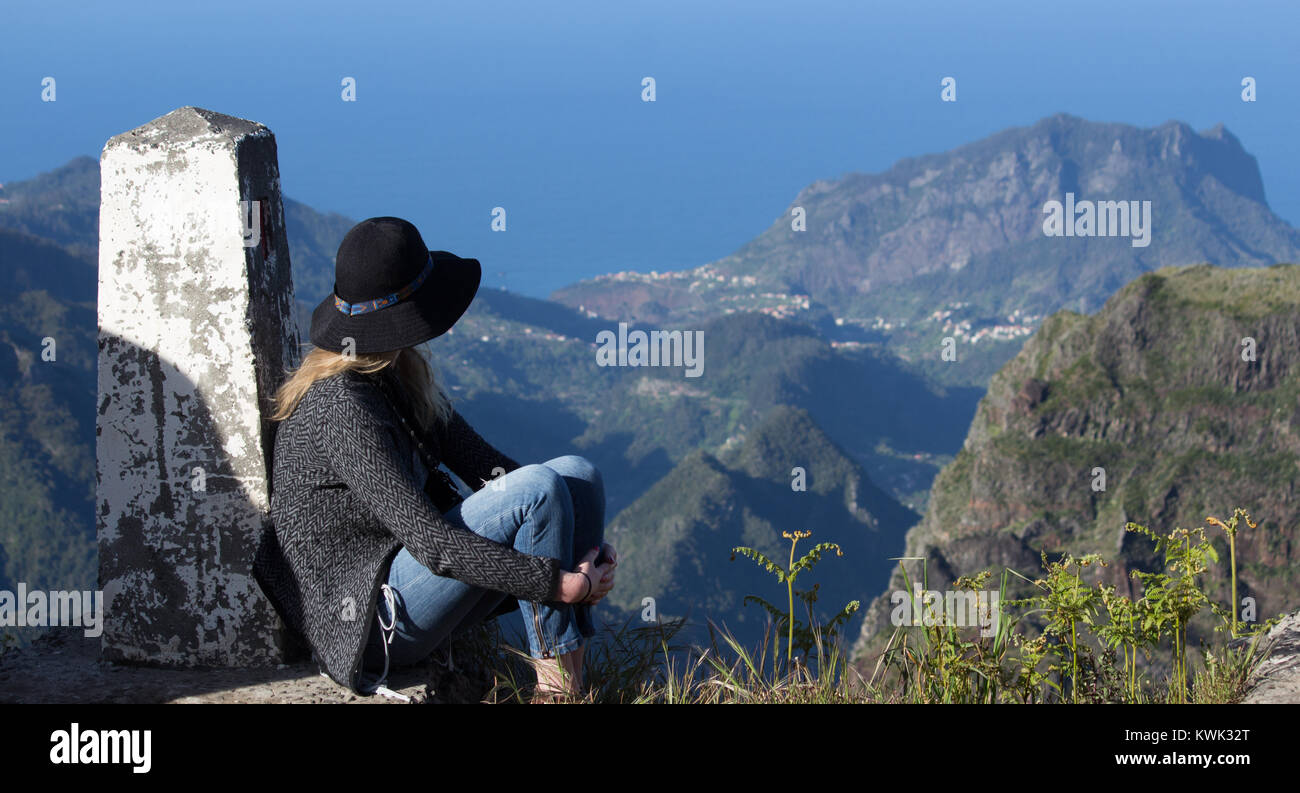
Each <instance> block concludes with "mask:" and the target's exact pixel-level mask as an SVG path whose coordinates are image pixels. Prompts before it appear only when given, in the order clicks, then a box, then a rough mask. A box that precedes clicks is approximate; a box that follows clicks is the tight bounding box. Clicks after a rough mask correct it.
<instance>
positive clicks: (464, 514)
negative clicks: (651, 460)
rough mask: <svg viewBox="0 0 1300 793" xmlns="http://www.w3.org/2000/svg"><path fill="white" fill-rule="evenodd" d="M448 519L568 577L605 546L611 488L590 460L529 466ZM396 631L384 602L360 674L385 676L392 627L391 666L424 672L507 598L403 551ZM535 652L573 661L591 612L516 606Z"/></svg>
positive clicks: (589, 628)
mask: <svg viewBox="0 0 1300 793" xmlns="http://www.w3.org/2000/svg"><path fill="white" fill-rule="evenodd" d="M444 517H446V519H447V520H449V521H451V522H452V523H455V524H458V525H460V526H461V527H463V528H465V529H468V530H469V531H472V532H474V533H476V534H479V535H482V536H484V537H487V538H488V539H491V540H493V541H494V542H499V543H501V544H503V545H509V546H511V547H513V548H514V549H515V550H517V551H520V552H522V553H527V554H532V555H534V556H547V557H550V558H552V559H559V560H560V566H561V567H562V568H563V569H565V570H573V568H574V565H576V564H577V562H578V561H579V560H580V559H581V558H582V557H583V556H584V555H586V553H587V551H589V550H591V549H592V548H596V547H599V546H600V544H601V542H603V541H604V537H605V486H604V483H603V482H602V481H601V478H600V472H599V471H598V470H596V467H595V466H594V465H592V464H591V463H590V462H589V461H588V460H587V459H586V458H584V457H579V456H577V455H565V456H563V457H556V458H554V459H552V460H547V461H546V462H545V463H542V464H540V465H525V466H522V467H520V468H517V469H515V470H514V471H511V472H510V473H508V474H505V475H504V476H501V477H499V478H497V479H496V480H494V481H493V482H491V483H489V484H487V485H485V486H484V487H483V489H481V490H478V491H477V492H475V493H473V494H472V495H470V496H469V497H468V498H466V499H465V500H464V501H462V502H461V503H460V504H459V505H457V506H456V507H454V508H453V509H451V510H449V511H448V512H447V513H446V514H445V516H444ZM387 584H388V587H390V588H391V591H392V596H393V601H394V604H395V606H396V622H395V623H394V615H393V614H391V613H390V611H389V608H388V603H387V597H386V596H385V593H383V592H381V593H380V597H379V605H378V611H377V613H376V624H374V625H372V626H371V627H370V637H369V640H368V642H367V644H366V651H365V656H364V662H363V668H364V669H365V670H366V671H367V672H368V673H370V672H378V671H379V670H382V669H383V668H384V647H383V635H384V631H383V630H382V629H381V627H380V625H383V626H391V627H392V633H393V639H392V643H391V644H390V645H389V648H388V652H389V662H390V664H391V665H392V666H405V665H409V664H413V663H418V662H420V661H422V660H424V659H425V658H428V657H429V655H431V654H432V653H433V651H434V650H435V649H437V647H438V646H439V645H441V644H442V643H443V642H444V641H445V640H446V639H447V638H449V637H451V636H453V635H455V634H457V633H459V632H460V631H462V630H464V629H466V628H469V627H471V626H473V625H476V624H478V623H480V622H482V621H483V620H484V619H486V618H487V617H488V615H490V614H491V613H492V612H493V611H495V610H496V608H497V607H498V606H499V605H501V602H502V601H503V600H504V599H505V598H506V597H508V596H507V595H506V594H505V593H504V592H497V591H494V590H490V589H482V588H480V587H475V586H471V585H470V584H466V583H464V582H462V581H458V580H456V579H454V578H446V577H444V576H439V575H434V574H433V573H432V572H431V571H430V570H429V569H428V568H426V567H425V566H424V565H422V564H420V563H419V562H418V561H417V560H416V559H415V557H414V556H412V555H411V554H410V552H409V551H407V550H406V549H405V548H403V549H402V550H401V551H399V552H398V554H397V557H396V558H395V559H393V563H392V566H391V567H390V568H389V571H388V578H387ZM519 610H520V611H521V612H522V614H523V622H524V630H525V631H526V632H527V635H528V644H529V651H530V652H531V654H532V656H533V657H534V658H546V657H553V656H557V655H563V654H564V653H567V652H571V651H573V650H576V649H578V648H579V647H581V646H582V643H583V640H584V639H585V638H590V637H591V636H593V635H594V634H595V633H596V628H595V625H594V623H593V622H592V617H591V606H587V605H581V604H579V605H563V606H560V607H558V608H557V607H553V606H548V605H544V604H539V603H533V602H531V601H526V600H520V601H519Z"/></svg>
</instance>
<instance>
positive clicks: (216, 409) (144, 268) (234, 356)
mask: <svg viewBox="0 0 1300 793" xmlns="http://www.w3.org/2000/svg"><path fill="white" fill-rule="evenodd" d="M100 171H101V206H100V216H99V227H100V243H99V401H98V419H97V437H98V442H97V449H96V456H97V469H98V476H97V482H98V484H97V488H96V497H97V502H98V505H97V506H98V509H97V529H98V534H99V581H100V587H101V588H102V589H103V590H104V599H105V604H106V608H105V622H104V634H103V652H104V657H105V658H106V659H108V660H120V661H133V662H145V663H157V664H166V665H180V666H246V665H257V664H276V663H278V662H279V661H281V660H282V658H283V651H284V649H285V644H286V637H285V636H284V635H283V628H282V626H281V624H280V621H279V618H278V617H277V616H276V614H275V612H274V610H273V609H272V608H271V606H270V604H269V603H268V602H267V601H266V599H265V596H264V595H263V594H262V592H261V590H260V589H259V587H258V585H257V582H256V581H255V580H254V578H253V575H252V559H253V553H254V550H255V548H256V544H257V538H258V536H259V533H260V531H261V529H262V527H263V525H264V524H265V523H266V522H267V520H268V519H269V517H268V509H269V503H270V502H269V486H270V478H269V471H270V466H269V460H270V452H271V450H272V448H273V433H274V426H273V425H272V424H271V423H270V422H268V421H265V420H264V419H263V416H264V415H269V410H270V405H271V398H272V396H273V394H274V391H275V388H276V387H277V386H278V385H279V383H280V382H281V380H282V378H283V373H284V370H285V368H286V367H288V366H293V365H296V364H297V362H298V349H299V344H298V332H297V328H296V326H295V324H294V322H293V284H292V280H291V276H290V270H289V248H288V244H287V239H286V235H285V229H284V211H283V205H282V200H281V194H280V175H279V166H278V163H277V159H276V145H275V138H274V136H273V135H272V134H271V132H270V130H268V129H267V128H266V127H264V126H262V125H260V124H256V123H254V122H251V121H246V120H243V119H238V118H234V117H231V116H225V115H221V114H219V113H213V112H210V111H207V110H202V109H199V108H195V107H183V108H180V109H178V110H175V111H173V112H171V113H168V114H167V115H165V116H163V117H161V118H158V119H155V120H154V121H151V122H149V123H148V124H145V125H144V126H142V127H139V128H138V129H134V130H131V131H130V132H126V133H123V134H121V135H118V136H116V137H114V138H112V139H111V140H109V141H108V143H107V145H106V146H105V147H104V151H103V154H102V156H101V158H100ZM241 201H249V202H253V201H256V202H259V204H258V210H259V211H258V212H254V213H252V214H253V224H252V229H253V234H251V235H250V237H252V238H253V239H252V240H250V241H255V242H256V244H253V245H246V243H245V225H246V223H245V220H244V218H243V217H241V213H244V211H245V207H244V206H241ZM259 215H260V219H259V217H258V216H259Z"/></svg>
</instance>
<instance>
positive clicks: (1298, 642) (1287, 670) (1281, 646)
mask: <svg viewBox="0 0 1300 793" xmlns="http://www.w3.org/2000/svg"><path fill="white" fill-rule="evenodd" d="M1268 641H1270V642H1272V643H1273V645H1272V648H1273V649H1272V652H1271V653H1269V656H1268V658H1265V659H1264V662H1263V663H1262V664H1260V665H1259V668H1258V669H1256V670H1255V674H1253V675H1252V676H1251V681H1250V687H1249V688H1248V689H1247V690H1246V696H1245V697H1243V698H1242V700H1241V701H1242V703H1243V704H1247V705H1275V704H1289V705H1294V704H1300V611H1297V612H1296V613H1294V614H1291V615H1290V616H1288V617H1286V618H1285V619H1283V620H1282V621H1281V622H1279V623H1278V624H1277V625H1274V626H1273V629H1272V630H1270V631H1269V632H1268Z"/></svg>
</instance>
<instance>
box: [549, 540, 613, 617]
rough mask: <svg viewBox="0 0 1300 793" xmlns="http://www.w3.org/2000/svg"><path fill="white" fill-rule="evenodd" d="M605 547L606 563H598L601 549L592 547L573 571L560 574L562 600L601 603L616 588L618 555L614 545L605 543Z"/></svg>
mask: <svg viewBox="0 0 1300 793" xmlns="http://www.w3.org/2000/svg"><path fill="white" fill-rule="evenodd" d="M603 547H604V549H605V563H604V564H601V565H598V564H596V557H597V556H599V555H600V549H599V548H592V549H591V550H590V551H588V552H587V555H586V556H584V557H582V561H580V562H578V565H577V567H576V568H575V569H574V571H573V572H572V573H565V574H564V575H562V576H560V592H559V595H560V597H559V600H560V602H562V603H587V604H594V603H599V602H600V600H601V599H602V598H604V597H605V595H608V594H609V591H610V590H611V589H613V588H614V568H616V567H618V555H617V554H616V553H615V552H614V546H612V545H610V544H609V543H605V545H604V546H603ZM589 581H590V584H588V582H589Z"/></svg>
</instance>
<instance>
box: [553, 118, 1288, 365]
mask: <svg viewBox="0 0 1300 793" xmlns="http://www.w3.org/2000/svg"><path fill="white" fill-rule="evenodd" d="M1067 194H1074V195H1075V196H1076V197H1077V198H1078V199H1080V200H1125V201H1127V200H1138V201H1151V203H1152V212H1153V216H1154V217H1153V228H1152V231H1151V235H1152V238H1151V244H1150V245H1148V246H1146V247H1133V246H1132V245H1130V242H1129V240H1128V239H1125V238H1112V237H1069V238H1063V237H1048V236H1046V235H1045V234H1044V231H1043V220H1044V214H1043V207H1044V205H1045V204H1046V203H1047V202H1048V201H1053V200H1055V201H1064V200H1065V198H1066V195H1067ZM796 207H799V208H802V209H803V211H804V212H806V224H807V230H806V231H796V230H793V229H792V220H793V216H792V210H794V209H795V208H796ZM1297 260H1300V231H1297V230H1296V229H1294V228H1292V227H1291V226H1289V225H1288V224H1287V223H1286V222H1284V221H1283V220H1282V219H1280V218H1278V217H1277V216H1276V215H1274V214H1273V212H1272V211H1271V210H1270V209H1269V208H1268V204H1267V202H1266V201H1265V196H1264V188H1263V181H1262V179H1261V177H1260V174H1259V168H1258V165H1257V163H1256V161H1255V158H1254V157H1253V156H1251V155H1250V154H1249V153H1248V152H1247V151H1245V149H1244V148H1243V147H1242V146H1241V143H1240V142H1239V141H1238V140H1237V138H1236V137H1234V136H1233V135H1232V134H1231V133H1230V132H1228V131H1227V130H1226V129H1225V128H1224V127H1223V126H1222V125H1218V126H1216V127H1214V128H1212V129H1210V130H1207V131H1205V132H1201V133H1197V132H1194V131H1193V130H1192V129H1191V128H1190V127H1189V126H1188V125H1186V124H1184V123H1181V122H1173V121H1171V122H1168V123H1166V124H1162V125H1160V126H1158V127H1154V128H1150V129H1140V128H1137V127H1133V126H1129V125H1125V124H1113V123H1099V122H1090V121H1086V120H1083V119H1080V118H1077V117H1074V116H1069V115H1063V114H1062V115H1055V116H1051V117H1049V118H1046V119H1043V120H1042V121H1039V122H1038V123H1036V124H1034V125H1032V126H1029V127H1017V128H1012V129H1007V130H1004V131H1002V132H999V133H997V134H994V135H991V136H990V137H988V138H985V139H983V140H980V141H977V142H974V143H971V144H967V145H965V146H961V147H958V148H956V149H953V150H952V151H949V152H945V153H940V154H929V155H925V156H921V157H913V158H908V159H904V160H900V161H899V162H898V163H896V164H895V165H894V166H893V167H892V168H890V169H889V170H887V171H885V172H883V173H876V174H850V175H848V176H845V177H844V178H842V179H838V180H822V181H817V182H814V183H812V184H811V185H809V186H808V187H806V188H804V189H803V190H802V191H800V193H799V194H798V195H797V196H795V198H794V200H793V201H791V203H790V205H789V206H788V207H787V208H786V211H785V212H784V213H782V215H781V216H780V217H778V218H777V219H776V220H775V221H774V222H773V224H772V225H771V226H770V227H769V228H768V229H767V231H765V232H763V233H762V234H760V235H759V236H758V237H757V238H755V239H754V240H752V241H751V242H749V243H747V244H745V245H744V246H742V247H741V248H740V249H739V250H737V251H736V252H735V253H734V254H732V255H730V256H727V257H725V258H723V259H720V260H718V261H715V262H712V263H710V264H707V265H704V266H702V267H699V268H696V269H694V270H687V271H680V272H674V273H659V274H655V275H653V276H651V275H645V274H615V275H607V276H600V277H598V278H595V279H591V280H587V281H582V282H579V283H577V284H574V285H572V286H569V287H566V288H564V289H560V290H557V291H556V292H555V293H554V295H553V298H554V299H556V300H559V301H560V302H563V303H565V304H566V305H570V306H574V307H581V308H582V309H583V310H584V311H588V312H592V313H596V314H599V315H601V316H610V317H620V318H624V319H636V320H640V321H643V322H648V323H670V322H671V323H681V322H689V321H698V320H699V319H701V318H703V317H707V316H712V315H715V314H717V313H719V312H722V311H726V310H729V309H732V308H738V307H754V306H757V307H761V308H763V309H764V310H769V311H777V312H784V313H786V314H787V315H790V316H795V317H797V318H802V319H804V320H805V321H808V322H810V323H812V324H816V325H818V326H821V327H826V326H827V323H828V316H827V315H830V318H836V319H838V320H840V322H841V326H843V327H845V328H848V327H854V326H857V327H862V328H864V329H866V330H874V331H876V332H878V333H881V334H883V335H884V336H885V337H887V338H889V339H890V341H891V347H892V348H893V349H895V350H896V351H899V352H900V354H903V355H904V357H912V358H914V359H921V358H924V359H927V360H934V361H937V359H938V347H939V345H938V340H939V338H941V337H942V336H944V335H956V336H957V337H958V339H959V340H961V333H960V332H956V333H954V332H953V331H951V329H950V330H949V331H948V332H944V330H943V328H942V326H941V321H942V320H934V319H931V318H930V316H931V315H932V314H933V313H934V312H936V311H943V310H950V311H951V312H953V313H954V314H955V315H954V316H953V317H952V319H953V321H954V322H956V321H957V320H960V319H967V320H969V321H971V322H972V324H973V327H972V328H971V329H970V332H971V333H973V332H974V330H975V329H977V328H979V327H991V326H992V325H994V324H996V323H1004V324H1006V325H1008V326H1011V325H1015V324H1017V322H1018V320H1017V319H1016V318H1015V317H1014V316H1013V315H1015V314H1016V312H1017V311H1018V312H1020V315H1027V316H1038V317H1041V316H1044V315H1046V314H1049V313H1051V312H1052V311H1055V310H1057V309H1060V308H1065V307H1069V308H1072V309H1074V310H1079V311H1084V312H1090V311H1095V310H1097V308H1099V307H1100V306H1101V305H1102V303H1103V302H1104V301H1105V300H1106V299H1107V298H1108V297H1109V296H1110V295H1111V294H1113V293H1114V292H1115V291H1116V290H1117V289H1119V288H1120V287H1121V286H1123V285H1124V284H1126V283H1128V282H1129V281H1131V280H1133V279H1134V278H1136V277H1137V276H1139V275H1140V274H1142V273H1143V272H1148V271H1152V270H1155V269H1158V268H1160V267H1164V266H1170V265H1187V264H1196V263H1200V262H1209V263H1212V264H1217V265H1220V266H1227V267H1240V266H1262V265H1270V264H1275V263H1278V262H1288V261H1297ZM805 304H806V305H805ZM944 319H946V318H944ZM886 323H887V324H888V325H889V326H890V327H888V328H887V329H882V328H883V325H884V324H886ZM1025 324H1027V327H1028V328H1032V327H1033V322H1029V323H1025ZM959 330H960V329H959ZM1012 339H1013V343H1012V344H1010V345H1009V347H1010V349H1009V352H1008V353H1007V354H1005V355H1002V356H1001V357H1000V358H998V357H994V358H989V359H988V363H987V364H986V365H985V366H984V368H983V369H982V370H981V371H979V372H978V373H976V372H974V371H973V369H974V368H975V367H948V369H947V371H942V370H940V371H939V372H938V376H941V377H948V376H953V377H956V378H958V380H959V381H961V382H968V383H972V384H982V383H983V382H984V379H983V378H987V376H988V374H991V372H992V371H994V370H995V369H996V366H997V365H1000V364H1001V363H1003V362H1004V361H1005V359H1006V358H1007V357H1008V356H1009V355H1010V354H1013V353H1014V350H1015V348H1016V347H1017V346H1018V345H1019V343H1021V341H1023V339H1022V338H1019V337H1012ZM995 344H996V343H995ZM987 347H988V345H985V348H984V349H987ZM970 352H971V353H972V354H974V353H977V352H978V353H980V354H984V352H983V350H982V349H980V348H978V347H973V348H971V349H970ZM989 367H991V368H989ZM931 371H934V369H933V367H932V370H931ZM963 371H965V372H968V373H969V374H967V375H965V377H964V379H963V375H962V372H963Z"/></svg>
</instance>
